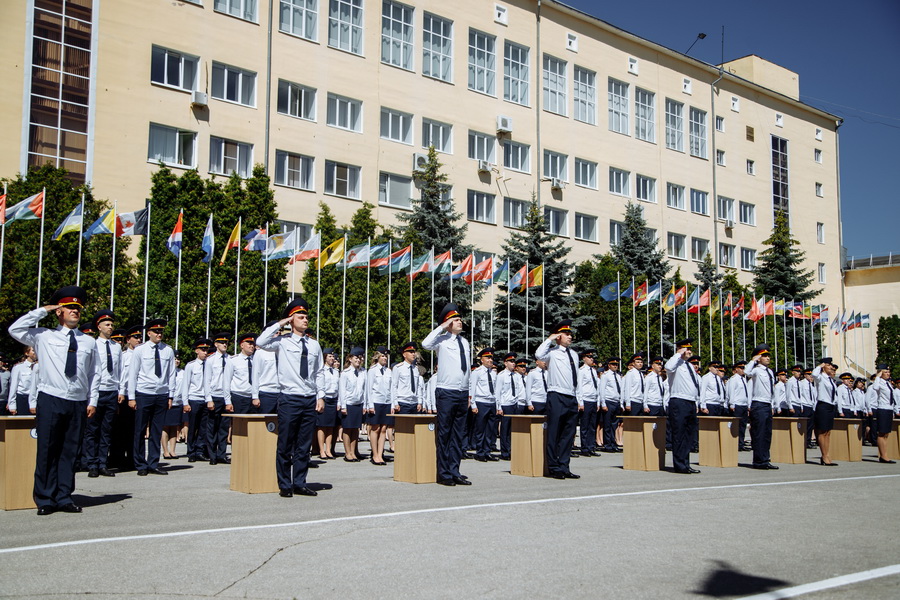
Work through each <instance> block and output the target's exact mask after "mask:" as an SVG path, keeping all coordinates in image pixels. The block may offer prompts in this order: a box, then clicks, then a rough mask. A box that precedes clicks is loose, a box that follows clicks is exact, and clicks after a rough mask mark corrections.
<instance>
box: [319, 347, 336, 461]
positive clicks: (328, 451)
mask: <svg viewBox="0 0 900 600" xmlns="http://www.w3.org/2000/svg"><path fill="white" fill-rule="evenodd" d="M322 355H323V356H324V357H325V366H323V367H322V381H323V382H324V383H323V385H324V388H325V389H324V391H323V394H324V398H323V401H324V402H325V408H324V409H322V412H320V413H319V414H318V415H316V442H317V445H318V446H319V458H320V459H322V460H334V446H335V444H336V443H337V440H336V439H335V437H334V435H335V432H336V431H337V427H338V414H339V413H340V410H341V408H340V406H338V396H339V395H340V390H339V388H340V379H341V373H340V371H338V364H337V358H335V354H334V348H325V349H324V350H322Z"/></svg>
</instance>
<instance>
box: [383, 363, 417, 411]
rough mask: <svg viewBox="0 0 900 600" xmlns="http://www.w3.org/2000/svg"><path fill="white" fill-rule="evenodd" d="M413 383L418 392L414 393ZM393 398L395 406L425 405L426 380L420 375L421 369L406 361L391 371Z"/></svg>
mask: <svg viewBox="0 0 900 600" xmlns="http://www.w3.org/2000/svg"><path fill="white" fill-rule="evenodd" d="M412 381H414V382H415V388H416V390H415V391H413V384H412V383H411V382H412ZM391 398H392V399H393V404H394V406H399V405H400V404H416V405H423V404H425V380H424V379H422V375H421V373H419V367H417V366H416V365H414V364H411V363H408V362H406V361H405V360H404V361H403V362H401V363H398V364H396V365H394V368H393V369H391Z"/></svg>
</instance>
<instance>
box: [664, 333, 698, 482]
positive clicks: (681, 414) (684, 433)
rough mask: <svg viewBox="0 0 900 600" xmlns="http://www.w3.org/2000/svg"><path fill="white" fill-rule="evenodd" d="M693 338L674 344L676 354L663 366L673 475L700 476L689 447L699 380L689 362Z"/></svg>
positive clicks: (691, 443)
mask: <svg viewBox="0 0 900 600" xmlns="http://www.w3.org/2000/svg"><path fill="white" fill-rule="evenodd" d="M693 341H694V340H693V339H692V338H685V339H683V340H681V341H679V342H678V343H677V344H675V348H676V350H675V354H673V355H672V357H671V358H670V359H669V360H668V361H667V362H666V373H668V381H669V396H670V399H669V410H668V417H669V421H671V423H672V464H673V466H674V467H675V472H676V473H699V472H700V471H699V469H694V468H693V467H691V463H690V457H691V446H692V445H693V443H694V430H695V428H696V422H697V403H698V402H699V401H700V380H699V378H698V376H697V373H696V371H695V370H694V367H693V366H691V364H690V362H688V361H690V359H691V358H692V357H693V352H692V351H691V345H692V343H693Z"/></svg>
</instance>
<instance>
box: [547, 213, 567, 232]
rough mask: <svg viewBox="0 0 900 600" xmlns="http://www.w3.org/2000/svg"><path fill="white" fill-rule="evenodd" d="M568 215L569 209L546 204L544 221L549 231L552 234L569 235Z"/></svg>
mask: <svg viewBox="0 0 900 600" xmlns="http://www.w3.org/2000/svg"><path fill="white" fill-rule="evenodd" d="M568 215H569V213H568V211H565V210H560V209H558V208H550V207H549V206H545V207H544V223H545V224H546V225H547V232H548V233H550V234H551V235H561V236H566V235H569V227H568Z"/></svg>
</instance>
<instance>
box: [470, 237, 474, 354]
mask: <svg viewBox="0 0 900 600" xmlns="http://www.w3.org/2000/svg"><path fill="white" fill-rule="evenodd" d="M469 256H470V257H471V258H472V270H471V271H469V277H470V281H471V285H470V286H469V287H470V288H471V296H470V297H471V300H470V301H469V312H470V313H471V314H472V337H473V338H474V337H475V253H474V252H472V253H471V254H470V255H469ZM472 341H473V342H474V341H475V340H474V339H473V340H472Z"/></svg>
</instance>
